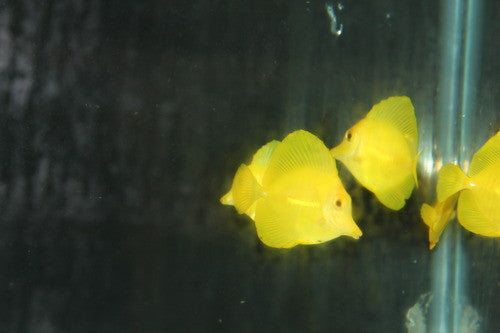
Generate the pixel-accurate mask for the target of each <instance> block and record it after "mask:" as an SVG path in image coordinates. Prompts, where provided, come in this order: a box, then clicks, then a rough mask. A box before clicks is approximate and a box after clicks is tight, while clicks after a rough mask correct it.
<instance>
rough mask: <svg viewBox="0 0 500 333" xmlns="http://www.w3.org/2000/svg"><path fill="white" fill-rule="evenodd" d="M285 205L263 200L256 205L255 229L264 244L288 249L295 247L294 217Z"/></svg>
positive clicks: (266, 199)
mask: <svg viewBox="0 0 500 333" xmlns="http://www.w3.org/2000/svg"><path fill="white" fill-rule="evenodd" d="M292 211H293V209H292V210H287V209H286V205H280V204H276V203H273V201H272V200H269V199H268V198H265V199H263V200H260V201H259V202H258V203H257V208H256V212H255V227H256V228H257V235H258V236H259V238H260V239H261V240H262V242H263V243H264V244H266V245H267V246H271V247H284V248H289V247H292V246H295V245H297V233H296V228H295V225H294V223H293V222H294V220H295V217H294V216H293V214H292Z"/></svg>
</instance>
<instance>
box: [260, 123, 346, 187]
mask: <svg viewBox="0 0 500 333" xmlns="http://www.w3.org/2000/svg"><path fill="white" fill-rule="evenodd" d="M303 168H313V169H314V170H317V171H322V172H325V173H332V172H334V173H335V174H337V168H336V166H335V162H334V160H333V157H332V155H330V152H329V151H328V148H326V146H325V144H324V143H323V141H321V140H320V139H318V138H317V137H316V136H315V135H313V134H311V133H309V132H307V131H304V130H298V131H295V132H293V133H291V134H289V135H288V136H287V137H286V138H285V139H284V140H283V141H282V142H281V143H280V144H279V145H278V146H277V147H276V150H275V151H274V154H273V156H272V158H271V162H270V163H269V167H268V169H267V171H266V174H265V175H264V179H263V182H262V184H263V185H264V186H266V185H268V184H270V183H271V182H273V181H274V180H275V179H277V178H279V177H282V176H284V175H287V174H289V173H290V172H292V171H295V170H299V169H303Z"/></svg>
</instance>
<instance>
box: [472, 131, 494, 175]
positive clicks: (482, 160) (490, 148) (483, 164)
mask: <svg viewBox="0 0 500 333" xmlns="http://www.w3.org/2000/svg"><path fill="white" fill-rule="evenodd" d="M498 162H500V132H497V134H495V135H494V136H493V137H492V138H490V139H489V140H488V141H486V143H485V144H484V145H483V146H482V147H481V149H479V150H478V151H477V152H476V153H475V154H474V156H473V157H472V161H471V163H470V168H469V176H470V177H472V176H474V175H477V174H478V173H479V172H481V171H482V170H484V169H485V168H487V167H488V166H491V165H493V164H495V163H498Z"/></svg>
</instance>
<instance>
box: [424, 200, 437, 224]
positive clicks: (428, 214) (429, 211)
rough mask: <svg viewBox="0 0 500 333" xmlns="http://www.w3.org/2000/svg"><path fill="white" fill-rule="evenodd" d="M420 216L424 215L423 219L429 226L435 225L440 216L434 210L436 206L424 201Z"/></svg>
mask: <svg viewBox="0 0 500 333" xmlns="http://www.w3.org/2000/svg"><path fill="white" fill-rule="evenodd" d="M420 216H421V217H422V220H423V221H424V223H425V224H426V225H427V226H428V227H429V228H432V227H433V226H434V223H435V222H436V220H437V218H438V215H437V213H436V211H435V210H434V208H432V207H431V206H430V205H428V204H426V203H424V204H423V205H422V208H420Z"/></svg>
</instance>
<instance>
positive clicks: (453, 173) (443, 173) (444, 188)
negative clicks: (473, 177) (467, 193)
mask: <svg viewBox="0 0 500 333" xmlns="http://www.w3.org/2000/svg"><path fill="white" fill-rule="evenodd" d="M468 183H469V181H468V177H467V176H466V175H465V173H464V172H463V171H462V170H461V169H460V167H458V166H457V165H454V164H446V165H445V166H444V167H442V168H441V170H439V175H438V182H437V197H438V201H439V202H443V201H445V200H446V199H447V198H449V197H450V196H452V195H453V194H455V193H457V192H458V191H461V190H463V189H464V188H467V186H468Z"/></svg>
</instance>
